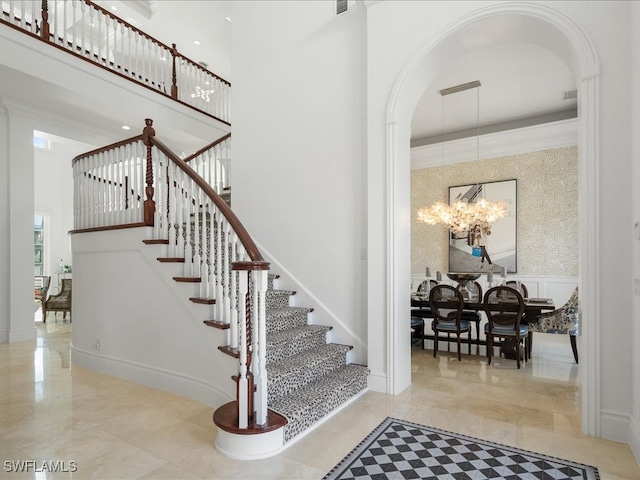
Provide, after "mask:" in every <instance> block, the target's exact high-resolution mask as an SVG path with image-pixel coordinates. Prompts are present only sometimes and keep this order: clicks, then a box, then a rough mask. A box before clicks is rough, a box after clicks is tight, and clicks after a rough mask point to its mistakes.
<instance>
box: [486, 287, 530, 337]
mask: <svg viewBox="0 0 640 480" xmlns="http://www.w3.org/2000/svg"><path fill="white" fill-rule="evenodd" d="M482 303H483V306H484V311H485V313H486V315H487V320H488V321H489V329H490V331H493V329H494V327H505V328H513V329H514V330H515V331H516V332H517V331H518V329H519V327H520V321H521V320H522V315H523V314H524V307H525V304H524V298H523V297H522V295H521V294H520V292H519V291H518V290H516V289H515V288H511V287H506V286H503V285H501V286H498V287H493V288H490V289H489V290H487V293H485V294H484V300H483V302H482Z"/></svg>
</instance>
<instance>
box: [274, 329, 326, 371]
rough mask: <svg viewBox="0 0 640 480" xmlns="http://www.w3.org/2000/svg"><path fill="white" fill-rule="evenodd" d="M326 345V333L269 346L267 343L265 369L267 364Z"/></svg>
mask: <svg viewBox="0 0 640 480" xmlns="http://www.w3.org/2000/svg"><path fill="white" fill-rule="evenodd" d="M326 343H327V334H326V332H316V333H314V334H312V335H308V336H305V337H304V338H300V339H297V340H296V341H290V342H281V343H276V344H270V343H269V342H267V369H268V366H269V364H271V363H274V362H279V361H280V360H283V359H285V358H287V357H291V356H293V355H298V354H300V353H302V352H304V351H305V350H311V349H314V348H319V347H321V346H322V345H325V344H326Z"/></svg>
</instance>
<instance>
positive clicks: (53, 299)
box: [42, 278, 71, 323]
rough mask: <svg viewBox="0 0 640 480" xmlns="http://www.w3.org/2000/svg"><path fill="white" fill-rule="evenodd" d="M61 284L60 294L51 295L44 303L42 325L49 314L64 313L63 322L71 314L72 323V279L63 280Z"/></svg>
mask: <svg viewBox="0 0 640 480" xmlns="http://www.w3.org/2000/svg"><path fill="white" fill-rule="evenodd" d="M61 282H62V286H61V287H60V292H58V293H57V294H56V295H49V298H47V299H46V300H45V301H44V302H42V323H45V322H46V321H47V313H49V312H62V313H63V316H62V319H63V320H64V319H65V318H67V312H69V322H71V279H70V278H63V279H62V280H61Z"/></svg>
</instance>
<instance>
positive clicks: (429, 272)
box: [427, 267, 431, 278]
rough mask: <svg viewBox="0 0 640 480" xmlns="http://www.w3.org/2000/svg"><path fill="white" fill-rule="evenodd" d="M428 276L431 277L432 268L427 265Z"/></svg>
mask: <svg viewBox="0 0 640 480" xmlns="http://www.w3.org/2000/svg"><path fill="white" fill-rule="evenodd" d="M427 278H431V269H430V268H429V267H427Z"/></svg>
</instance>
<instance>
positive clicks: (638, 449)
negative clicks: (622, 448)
mask: <svg viewBox="0 0 640 480" xmlns="http://www.w3.org/2000/svg"><path fill="white" fill-rule="evenodd" d="M629 447H630V448H631V452H632V453H633V456H634V457H636V463H637V464H638V465H640V425H638V422H637V421H636V420H635V419H634V418H631V423H630V425H629Z"/></svg>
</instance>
